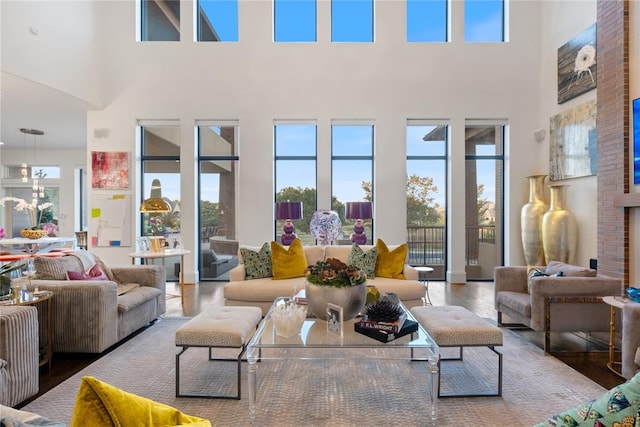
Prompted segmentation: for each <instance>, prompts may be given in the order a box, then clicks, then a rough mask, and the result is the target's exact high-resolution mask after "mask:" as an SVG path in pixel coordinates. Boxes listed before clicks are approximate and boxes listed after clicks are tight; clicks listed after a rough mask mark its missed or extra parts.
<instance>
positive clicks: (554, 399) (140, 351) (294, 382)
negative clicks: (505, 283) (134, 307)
mask: <svg viewBox="0 0 640 427" xmlns="http://www.w3.org/2000/svg"><path fill="white" fill-rule="evenodd" d="M186 321H187V319H186V318H166V319H161V320H160V321H158V322H157V323H156V324H154V325H152V326H151V327H149V328H148V329H146V330H144V331H143V332H142V333H140V334H139V335H137V336H136V337H134V338H133V339H131V340H129V341H127V342H125V343H124V344H122V345H121V346H120V347H118V348H117V349H116V350H114V351H112V352H110V353H108V354H107V355H105V356H104V357H102V358H101V359H99V360H98V361H96V362H94V363H93V364H91V365H89V366H88V367H86V368H85V369H83V370H82V371H80V372H79V373H78V374H76V375H74V376H72V377H70V378H69V379H67V380H66V381H64V382H63V383H61V384H60V385H59V386H57V387H55V388H54V389H52V390H50V391H49V392H47V393H45V394H44V395H42V396H40V397H39V398H38V399H36V400H34V401H33V402H31V403H29V404H28V405H26V406H25V407H24V408H23V409H24V410H26V411H31V412H35V413H38V414H41V415H43V416H46V417H48V418H50V419H53V420H57V421H61V422H67V423H68V422H69V420H70V418H71V413H72V410H73V406H74V403H75V396H76V393H77V391H78V386H79V384H80V379H81V378H82V377H83V376H85V375H90V376H94V377H96V378H99V379H101V380H103V381H106V382H108V383H110V384H113V385H115V386H116V387H120V388H122V389H124V390H126V391H128V392H131V393H135V394H138V395H141V396H145V397H147V398H149V399H153V400H156V401H158V402H162V403H165V404H168V405H171V406H174V407H177V408H179V409H181V410H182V411H184V412H185V413H187V414H191V415H197V416H200V417H204V418H207V419H209V420H211V424H212V425H214V426H248V425H251V422H250V419H249V402H248V397H247V380H246V369H247V365H246V364H245V363H243V366H242V400H239V401H238V400H218V399H202V398H176V397H175V355H176V354H177V353H178V349H177V348H176V347H175V344H174V336H175V334H174V333H175V330H176V329H177V328H178V327H179V326H180V325H182V324H184V322H186ZM200 350H202V351H200ZM447 350H451V349H447ZM348 351H355V350H348ZM382 351H384V350H382ZM502 353H503V354H504V368H503V369H504V370H503V372H504V380H503V396H502V397H472V398H471V397H469V398H447V399H440V400H439V401H438V421H437V423H436V425H440V426H478V425H490V426H511V427H513V426H531V425H533V424H535V423H536V422H539V421H541V420H544V419H545V418H547V417H548V416H549V415H552V414H554V413H557V412H559V411H561V410H563V409H566V408H569V407H572V406H575V405H577V404H579V403H581V402H584V401H585V400H588V399H591V398H593V397H595V396H598V395H600V394H602V393H603V392H604V391H605V389H604V388H602V387H601V386H599V385H598V384H596V383H595V382H593V381H591V380H590V379H588V378H586V377H584V376H583V375H582V374H580V373H578V372H577V371H575V370H573V369H571V368H569V367H567V366H566V365H565V364H564V363H562V362H560V361H559V360H557V359H555V358H554V357H553V356H549V355H545V354H544V352H543V351H542V350H541V349H540V348H538V347H536V346H535V345H533V344H531V343H529V342H527V341H524V340H521V339H520V338H518V337H517V336H516V335H515V334H514V333H512V332H510V331H508V330H504V346H503V347H502ZM331 356H332V355H331V354H330V353H329V354H327V358H326V359H322V360H315V359H314V360H298V359H286V360H269V359H263V360H262V361H261V362H260V363H258V395H257V396H258V397H257V398H258V411H257V417H258V418H257V421H256V422H255V425H259V426H303V425H304V426H332V427H333V426H362V425H385V426H387V425H389V426H391V425H393V426H396V425H402V426H426V425H429V422H428V419H429V406H428V405H427V404H426V402H427V396H428V394H427V387H426V386H427V382H426V381H427V380H426V378H427V372H426V370H427V364H426V363H421V362H410V361H393V360H386V359H363V358H361V357H358V356H357V354H355V353H354V354H353V355H352V357H351V358H348V359H346V360H345V359H334V358H331ZM464 356H465V357H464V362H443V364H442V365H443V367H442V369H443V378H442V387H443V392H444V391H453V390H458V391H460V390H465V391H468V390H470V389H473V390H474V391H476V392H481V391H483V388H486V389H488V390H491V389H492V388H493V389H495V387H496V378H497V377H496V371H497V356H496V355H495V354H494V353H493V352H491V351H490V350H488V349H486V348H470V349H467V350H465V353H464ZM235 373H236V370H235V364H234V363H232V362H208V361H207V354H206V350H204V349H190V350H189V351H187V352H186V353H185V354H184V355H183V358H182V359H181V383H182V390H181V391H183V392H202V391H206V390H212V391H216V392H228V393H233V392H234V390H235V383H236V377H235Z"/></svg>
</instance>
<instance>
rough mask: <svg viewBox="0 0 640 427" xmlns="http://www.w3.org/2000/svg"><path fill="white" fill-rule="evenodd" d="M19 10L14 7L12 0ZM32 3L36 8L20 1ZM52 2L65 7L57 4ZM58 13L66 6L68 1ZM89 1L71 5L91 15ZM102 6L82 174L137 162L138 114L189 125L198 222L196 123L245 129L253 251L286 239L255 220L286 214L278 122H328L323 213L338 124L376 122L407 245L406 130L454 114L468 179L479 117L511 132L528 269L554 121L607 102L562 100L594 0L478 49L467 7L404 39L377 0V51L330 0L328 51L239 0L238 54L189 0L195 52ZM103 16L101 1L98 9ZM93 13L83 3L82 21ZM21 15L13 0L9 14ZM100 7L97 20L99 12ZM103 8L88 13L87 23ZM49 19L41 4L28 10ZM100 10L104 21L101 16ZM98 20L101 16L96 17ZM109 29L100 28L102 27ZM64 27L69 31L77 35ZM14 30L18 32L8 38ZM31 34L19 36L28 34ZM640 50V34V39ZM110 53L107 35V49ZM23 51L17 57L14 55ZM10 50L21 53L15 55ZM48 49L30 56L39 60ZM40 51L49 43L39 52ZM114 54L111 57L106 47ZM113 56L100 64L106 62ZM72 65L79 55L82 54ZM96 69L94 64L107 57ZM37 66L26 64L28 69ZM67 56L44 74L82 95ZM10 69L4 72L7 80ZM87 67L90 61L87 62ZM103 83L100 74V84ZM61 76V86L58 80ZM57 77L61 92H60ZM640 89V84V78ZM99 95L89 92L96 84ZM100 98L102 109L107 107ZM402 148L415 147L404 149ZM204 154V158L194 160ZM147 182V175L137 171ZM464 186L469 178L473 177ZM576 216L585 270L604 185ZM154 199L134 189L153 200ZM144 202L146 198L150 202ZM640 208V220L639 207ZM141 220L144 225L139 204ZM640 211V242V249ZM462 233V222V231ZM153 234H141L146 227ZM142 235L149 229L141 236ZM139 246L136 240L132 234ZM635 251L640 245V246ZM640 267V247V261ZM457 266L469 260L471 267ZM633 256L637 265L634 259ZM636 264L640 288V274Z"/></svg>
mask: <svg viewBox="0 0 640 427" xmlns="http://www.w3.org/2000/svg"><path fill="white" fill-rule="evenodd" d="M3 3H6V2H3ZM8 3H21V4H24V3H30V2H8ZM49 3H51V2H49ZM56 3H59V2H56ZM79 3H81V2H69V4H75V5H78V4H79ZM86 3H91V4H94V3H95V4H97V5H99V6H95V7H96V8H99V10H100V19H99V21H98V22H97V25H98V28H102V29H104V36H103V37H102V39H103V40H104V45H103V50H102V51H100V53H99V54H97V53H96V52H90V51H88V49H81V50H80V51H77V50H76V55H75V58H88V60H87V61H86V62H87V63H89V62H90V63H92V64H98V63H99V64H100V68H101V69H102V70H103V73H102V76H103V78H104V80H103V82H102V83H103V84H102V86H101V87H102V89H103V93H104V109H103V110H102V111H92V112H89V113H88V114H87V117H88V118H87V139H88V150H87V154H86V158H85V159H84V162H83V163H87V164H88V163H89V162H88V160H89V157H88V156H89V152H90V151H91V150H126V151H131V152H135V147H136V140H135V125H136V120H137V119H178V120H180V123H181V128H182V129H181V135H182V142H183V144H184V146H183V148H182V151H181V154H182V162H181V168H182V175H181V177H182V195H181V196H182V200H183V203H182V206H181V207H182V216H183V218H192V219H193V220H194V221H195V219H196V214H195V212H196V211H195V209H196V206H195V204H196V197H197V196H196V194H195V188H196V186H195V179H196V176H195V174H196V170H197V169H196V167H195V154H194V152H195V150H194V147H193V145H192V144H193V141H194V140H195V138H194V130H193V125H194V122H195V120H197V119H205V120H206V119H210V120H216V119H236V120H238V121H239V124H240V172H239V173H240V180H239V192H238V201H239V210H238V212H239V218H238V238H239V240H240V241H241V242H242V243H244V244H259V243H261V242H263V241H265V240H269V239H271V238H272V234H271V233H272V228H273V223H272V218H271V216H270V215H257V214H256V212H271V211H272V210H273V209H272V201H273V183H272V176H273V170H272V168H273V162H272V161H271V159H272V157H273V155H272V145H271V144H272V141H271V135H272V124H273V120H274V119H296V118H300V119H316V120H317V123H318V141H319V145H320V146H319V148H318V156H319V159H318V174H319V176H318V194H319V197H320V199H319V207H325V206H327V205H328V203H329V195H330V160H329V138H330V123H331V120H332V119H369V120H373V121H375V124H376V149H375V174H376V182H377V186H376V189H375V191H376V194H375V200H376V201H377V202H378V204H377V206H376V212H375V216H376V221H375V224H376V230H375V233H376V236H378V237H382V238H384V239H386V240H388V241H389V242H391V243H397V242H398V241H399V240H402V238H400V237H398V238H397V239H396V238H395V237H394V236H404V213H403V209H402V208H399V209H397V210H396V209H389V207H393V206H400V207H401V206H404V197H405V195H404V184H405V182H404V180H405V159H404V154H403V153H404V139H405V134H404V130H405V124H406V120H407V119H409V118H412V119H413V118H422V119H444V120H448V121H449V123H450V125H451V136H452V142H453V144H454V146H453V147H451V153H452V163H451V164H452V166H453V167H454V168H455V169H454V173H455V171H458V170H462V165H463V164H464V161H463V159H462V158H461V153H462V152H463V150H461V148H460V147H459V145H460V144H461V143H462V141H463V137H462V136H461V135H463V133H464V120H465V119H497V120H505V121H506V122H507V123H508V130H509V138H508V146H507V150H506V159H507V161H506V167H507V177H506V184H507V188H506V196H505V197H506V200H505V224H506V227H507V230H506V236H508V241H507V242H506V247H505V251H506V252H505V263H506V264H522V262H523V257H522V249H521V244H520V221H519V214H520V209H521V207H522V205H523V204H524V203H525V202H526V199H527V197H528V188H527V181H526V179H525V177H526V176H527V175H531V174H537V173H547V172H548V156H549V154H548V150H549V147H548V128H549V118H550V117H551V116H553V115H555V114H558V113H559V112H561V111H564V110H565V109H567V108H570V107H572V106H573V105H575V104H578V103H582V102H585V101H586V100H587V99H590V98H592V97H594V96H595V94H596V91H591V92H588V93H587V94H584V95H581V96H580V97H578V98H576V99H574V100H572V101H569V102H568V103H565V104H563V105H561V106H559V105H557V101H556V99H557V95H556V90H557V89H556V84H557V83H556V60H557V59H556V58H557V57H556V55H557V48H558V47H559V46H561V45H562V44H564V43H565V42H566V41H568V40H569V39H571V38H572V37H573V36H575V35H576V34H578V33H579V32H580V31H582V30H583V29H585V28H586V27H588V26H589V25H590V24H591V23H593V22H594V21H595V19H596V2H595V1H571V2H566V1H525V0H518V1H511V2H509V8H510V27H509V29H508V32H509V43H505V44H465V43H464V42H462V41H461V38H462V30H461V28H462V22H463V21H462V20H463V16H462V14H463V10H462V2H457V1H456V2H453V3H452V6H453V9H452V16H451V21H452V26H451V28H452V34H453V40H452V42H451V43H448V44H406V43H404V31H405V30H404V21H405V17H404V14H405V9H404V3H403V2H401V1H380V2H376V27H375V28H376V43H374V44H373V45H371V44H339V45H334V44H331V43H330V42H329V41H328V40H329V38H330V36H329V33H330V25H329V23H330V9H329V8H330V3H329V2H325V1H320V2H318V40H319V42H317V43H313V44H306V43H305V44H274V43H272V42H271V39H272V37H271V16H272V11H271V4H270V2H267V1H260V0H256V1H249V0H241V2H240V17H241V18H240V33H239V34H240V41H239V42H238V43H194V42H193V41H191V39H192V37H191V36H190V35H191V34H192V33H193V26H192V23H191V22H190V20H189V19H187V17H189V16H191V14H192V10H191V8H192V7H193V4H192V3H191V2H188V1H183V2H182V10H181V16H182V23H181V33H182V41H180V42H153V43H138V42H135V2H134V1H133V0H128V1H115V2H102V3H100V2H86ZM87 7H88V6H87ZM631 7H632V31H634V30H633V28H634V26H635V28H638V27H640V25H639V24H638V21H639V20H640V18H639V16H640V11H639V10H638V9H639V8H638V7H637V5H636V4H633V2H632V6H631ZM84 8H85V6H80V10H83V9H84ZM7 10H8V8H7V7H6V5H5V4H3V9H2V11H3V22H4V21H5V19H4V15H5V14H6V13H7ZM95 10H97V9H93V11H94V12H95ZM85 12H86V13H89V12H87V10H86V9H84V12H77V11H76V12H73V13H72V14H76V13H85ZM30 14H33V16H40V15H41V14H40V13H39V12H35V11H34V10H33V8H28V13H27V14H25V13H22V12H21V17H20V20H21V22H22V23H25V22H29V19H27V18H29V16H30ZM90 15H91V14H90V13H89V15H88V16H90ZM91 19H94V20H95V19H96V18H95V15H94V17H93V18H91ZM94 23H96V22H95V21H94ZM63 30H64V28H57V29H56V33H57V32H64V31H63ZM4 31H5V29H3V32H4ZM15 32H16V34H17V33H18V29H16V30H15ZM17 35H18V36H19V37H18V38H17V39H15V40H16V42H15V44H14V42H13V40H14V39H13V38H12V39H11V42H9V41H7V38H6V37H4V38H3V41H2V42H3V62H5V61H4V59H5V57H6V56H7V55H8V53H7V52H9V53H11V55H9V56H10V57H11V60H12V61H15V62H10V63H8V64H7V65H9V66H11V68H13V69H15V71H16V72H18V73H21V74H28V71H29V70H28V68H29V67H27V66H26V65H25V64H22V63H21V62H20V61H21V60H20V59H19V58H17V56H19V55H18V50H17V47H16V46H19V45H20V43H21V41H22V39H20V37H21V36H20V35H19V34H17ZM69 38H72V37H71V34H69V33H67V34H65V36H64V40H62V41H58V42H57V43H56V45H55V46H48V48H49V49H51V51H53V52H56V56H58V59H59V57H60V55H64V54H65V53H68V52H70V50H67V49H61V48H60V46H68V45H69V44H68V43H71V41H70V40H69ZM635 39H636V40H637V39H638V31H637V30H635ZM95 41H96V43H98V44H99V43H100V39H95ZM7 45H8V47H7ZM7 48H9V49H12V50H10V51H7ZM32 48H33V47H32V46H31V47H30V49H29V50H31V49H32ZM632 48H633V49H634V52H635V53H632V79H631V80H632V87H631V90H632V93H633V94H634V95H633V97H637V96H639V91H640V88H638V86H637V85H635V86H634V84H633V81H634V78H633V76H638V75H640V73H639V72H638V69H639V68H640V67H638V60H639V59H638V58H639V57H640V55H639V54H638V46H637V44H636V45H635V46H634V45H633V43H632ZM38 49H39V47H37V46H36V52H38ZM97 50H99V49H97ZM96 55H99V56H100V58H95V56H96ZM72 60H73V59H72ZM94 60H95V61H94ZM18 63H20V64H22V65H23V66H21V67H18V65H13V64H18ZM64 63H65V61H59V60H52V63H51V64H48V65H50V66H51V67H52V69H53V70H54V72H53V73H52V74H53V77H51V76H50V75H49V74H50V73H48V72H47V70H46V67H43V70H41V71H39V73H41V74H42V76H40V77H39V79H40V80H42V79H49V80H51V84H52V85H53V86H54V87H57V88H58V89H61V90H65V91H68V92H70V93H79V92H82V91H81V90H78V88H68V86H69V85H68V82H65V81H64V80H63V79H62V78H60V76H59V73H58V70H59V68H60V66H61V64H64ZM5 64H6V62H5V63H3V70H4V69H5ZM82 66H83V67H86V66H87V64H83V65H82ZM96 75H100V73H97V74H96ZM54 77H55V78H54ZM54 80H55V81H54ZM635 80H636V81H637V80H638V78H635ZM89 86H90V85H89ZM89 92H91V91H90V90H87V91H85V93H84V94H83V95H82V96H81V97H82V98H83V99H87V100H88V99H92V100H94V101H95V100H96V99H98V98H100V96H101V95H100V94H90V93H89ZM96 102H97V101H96ZM95 128H107V129H109V130H110V133H109V137H108V138H106V139H99V140H98V139H95V138H94V137H93V129H95ZM538 128H545V129H547V138H546V139H545V141H544V142H543V143H537V142H535V139H534V137H533V131H534V130H535V129H538ZM399 148H400V149H399ZM190 156H192V161H189V157H190ZM132 174H134V175H133V176H137V175H138V174H139V171H137V170H135V167H134V168H133V170H132ZM458 177H459V175H458ZM568 183H569V184H571V186H572V187H571V189H570V192H569V194H570V199H569V207H570V208H572V210H574V212H575V213H576V215H577V217H578V225H579V230H580V231H579V232H580V249H579V253H578V261H579V262H580V263H582V264H584V263H586V262H587V260H588V258H590V257H594V256H595V255H596V228H597V227H596V217H595V212H596V209H595V206H596V200H595V194H596V192H595V178H593V177H589V178H579V179H574V180H570V181H569V182H568ZM453 185H454V186H453V188H450V193H451V197H452V199H451V200H450V206H458V207H459V208H458V209H456V210H455V211H454V212H452V213H451V215H450V218H452V220H454V221H456V220H457V221H460V220H461V219H462V218H464V216H463V215H461V214H460V213H461V212H462V206H464V204H463V203H464V197H463V194H464V184H463V182H462V181H458V180H455V179H454V180H453ZM136 191H139V190H132V195H133V196H134V200H139V197H140V194H138V193H136ZM135 204H136V203H134V205H135ZM636 211H637V210H636ZM131 215H132V217H133V218H138V215H137V212H136V206H134V207H132V212H131ZM638 215H639V214H638V213H637V212H636V214H635V225H634V234H633V236H632V238H635V241H636V243H635V244H634V247H636V248H637V246H638V244H637V242H638V241H640V237H638V234H639V233H640V231H638V228H640V227H638V225H637V224H638V222H639V221H638ZM458 223H459V222H458ZM137 229H138V228H137V227H135V228H134V230H137ZM453 230H454V232H453V233H454V234H453V236H452V241H453V242H454V245H452V247H450V251H451V254H452V255H454V258H455V261H454V264H453V265H451V266H450V268H451V271H450V273H451V274H450V276H449V277H450V279H452V280H453V281H459V279H462V281H463V280H464V277H463V276H464V273H463V271H464V266H463V265H462V264H461V263H460V260H462V259H463V257H461V256H460V254H461V253H463V247H462V246H461V245H460V242H464V239H461V238H460V237H461V234H460V233H461V232H462V231H461V230H462V227H455V224H454V227H453ZM134 233H135V232H134ZM132 237H133V236H132ZM196 238H197V236H195V235H193V231H191V230H189V228H188V227H185V229H184V230H183V240H184V243H185V245H187V246H192V247H193V248H195V240H196ZM632 250H633V249H632ZM129 251H130V248H97V249H96V252H98V253H99V255H100V256H101V257H103V258H104V259H105V260H107V261H108V262H112V263H126V262H129V259H128V257H127V256H126V253H127V252H129ZM634 252H635V253H636V257H637V250H635V251H634ZM456 255H457V256H456ZM633 258H634V257H633V256H632V259H633ZM186 264H187V266H186V268H185V272H186V279H187V281H193V280H194V279H195V275H194V271H195V265H196V262H195V257H193V256H191V257H189V258H187V260H186ZM638 268H639V267H638V265H635V267H634V271H635V277H639V275H638Z"/></svg>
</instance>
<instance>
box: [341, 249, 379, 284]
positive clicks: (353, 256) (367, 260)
mask: <svg viewBox="0 0 640 427" xmlns="http://www.w3.org/2000/svg"><path fill="white" fill-rule="evenodd" d="M377 259H378V249H377V248H375V247H373V248H371V249H369V250H368V251H367V252H365V251H363V250H362V248H361V247H360V246H358V245H357V244H356V243H354V244H353V245H352V246H351V252H350V253H349V259H348V260H347V264H348V265H353V266H356V267H358V268H360V269H361V270H362V271H364V274H366V275H367V279H375V277H376V260H377Z"/></svg>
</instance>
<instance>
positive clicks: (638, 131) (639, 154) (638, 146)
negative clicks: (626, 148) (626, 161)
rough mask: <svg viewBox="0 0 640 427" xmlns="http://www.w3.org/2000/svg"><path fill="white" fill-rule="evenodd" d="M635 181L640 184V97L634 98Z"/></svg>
mask: <svg viewBox="0 0 640 427" xmlns="http://www.w3.org/2000/svg"><path fill="white" fill-rule="evenodd" d="M633 183H634V184H635V185H639V184H640V98H636V99H634V100H633Z"/></svg>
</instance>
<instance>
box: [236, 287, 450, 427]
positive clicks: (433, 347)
mask: <svg viewBox="0 0 640 427" xmlns="http://www.w3.org/2000/svg"><path fill="white" fill-rule="evenodd" d="M286 299H288V298H286V297H279V298H276V300H275V301H274V303H273V305H272V307H271V309H270V310H269V312H268V313H267V315H266V316H265V317H264V319H263V320H262V322H261V323H260V325H258V330H257V331H256V333H255V334H254V336H253V338H252V339H251V341H249V344H248V345H247V350H246V356H247V361H248V362H249V365H248V368H247V378H248V383H249V384H248V386H249V387H248V389H249V390H248V391H249V409H250V417H251V421H252V424H255V425H259V424H260V423H259V422H257V421H256V414H257V411H256V405H257V401H256V397H257V390H256V375H257V371H258V364H257V362H258V361H259V360H264V359H283V358H294V359H297V358H299V359H321V358H323V357H324V356H323V355H317V356H316V357H314V351H313V350H314V349H332V352H331V354H332V356H331V358H332V359H340V358H342V359H345V358H349V357H353V353H350V354H351V356H350V355H349V352H346V351H345V352H340V351H338V350H340V349H345V350H346V349H359V350H361V351H360V352H359V353H358V358H359V359H367V358H368V357H369V356H370V358H371V359H376V358H378V359H380V356H379V355H378V356H377V357H376V355H375V353H376V352H375V351H372V350H376V349H381V348H384V349H393V350H395V351H393V352H391V353H393V356H392V357H391V358H392V359H394V360H400V359H404V360H411V361H422V362H428V363H429V369H428V370H427V372H428V374H427V378H426V380H427V381H426V384H427V387H428V389H427V390H428V399H427V402H425V403H427V405H429V406H430V416H431V423H432V424H435V421H436V420H437V411H436V404H437V400H438V369H439V361H440V350H439V347H438V345H437V344H436V343H435V341H434V340H433V339H432V338H431V336H429V334H428V333H427V332H426V331H425V329H424V328H423V327H422V326H419V327H418V331H417V332H415V333H412V334H411V335H406V336H404V337H401V338H398V339H396V340H393V341H391V342H388V343H382V342H380V341H377V340H375V339H373V338H369V337H367V336H365V335H363V334H360V333H358V332H355V331H354V326H353V324H354V322H355V321H354V320H349V321H345V322H344V327H343V332H342V334H336V333H333V332H331V331H327V328H326V322H325V321H323V320H320V319H317V318H307V319H306V320H305V322H304V325H303V326H302V328H301V333H300V335H298V336H296V339H286V338H280V337H278V336H277V335H276V333H275V328H274V327H273V322H272V320H271V313H272V312H273V310H274V307H275V306H276V305H277V304H279V303H280V304H282V303H283V302H284V301H285V300H286ZM403 308H404V309H405V311H406V312H407V318H408V319H411V320H415V319H414V317H413V315H412V314H411V312H410V311H409V310H408V309H407V308H406V307H404V306H403ZM314 325H315V328H314ZM312 328H313V329H312ZM311 331H313V333H311ZM272 349H276V350H279V349H287V351H286V352H283V351H278V352H272V351H265V350H272ZM296 349H298V350H300V351H299V352H298V351H292V350H296ZM321 353H322V352H321ZM416 405H418V406H422V402H418V401H416Z"/></svg>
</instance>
